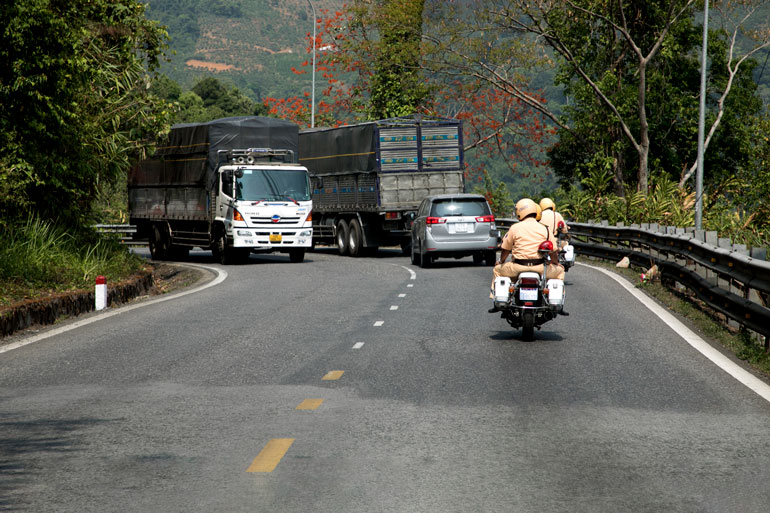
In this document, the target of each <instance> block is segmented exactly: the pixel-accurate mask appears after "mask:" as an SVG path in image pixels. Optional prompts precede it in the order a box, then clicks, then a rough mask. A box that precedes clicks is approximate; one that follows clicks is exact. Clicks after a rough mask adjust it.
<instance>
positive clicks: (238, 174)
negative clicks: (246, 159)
mask: <svg viewBox="0 0 770 513" xmlns="http://www.w3.org/2000/svg"><path fill="white" fill-rule="evenodd" d="M235 177H236V178H243V169H236V170H235Z"/></svg>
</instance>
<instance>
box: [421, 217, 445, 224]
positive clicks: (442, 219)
mask: <svg viewBox="0 0 770 513" xmlns="http://www.w3.org/2000/svg"><path fill="white" fill-rule="evenodd" d="M444 223H446V217H428V218H426V219H425V224H444Z"/></svg>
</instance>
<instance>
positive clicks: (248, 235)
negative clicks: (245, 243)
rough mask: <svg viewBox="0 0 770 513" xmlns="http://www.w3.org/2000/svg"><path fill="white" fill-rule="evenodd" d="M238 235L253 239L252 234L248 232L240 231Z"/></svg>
mask: <svg viewBox="0 0 770 513" xmlns="http://www.w3.org/2000/svg"><path fill="white" fill-rule="evenodd" d="M237 233H238V235H240V236H242V237H251V232H250V231H248V230H238V231H237Z"/></svg>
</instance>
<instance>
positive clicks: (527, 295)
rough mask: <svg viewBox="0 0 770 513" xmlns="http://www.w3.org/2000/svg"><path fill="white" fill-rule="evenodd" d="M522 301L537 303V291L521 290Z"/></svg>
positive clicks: (520, 297)
mask: <svg viewBox="0 0 770 513" xmlns="http://www.w3.org/2000/svg"><path fill="white" fill-rule="evenodd" d="M519 299H520V300H521V301H537V289H519Z"/></svg>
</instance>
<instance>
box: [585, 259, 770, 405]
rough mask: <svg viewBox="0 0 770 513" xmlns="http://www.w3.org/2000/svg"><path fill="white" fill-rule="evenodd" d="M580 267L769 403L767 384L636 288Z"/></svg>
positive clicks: (611, 275) (769, 389) (610, 275)
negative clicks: (611, 283)
mask: <svg viewBox="0 0 770 513" xmlns="http://www.w3.org/2000/svg"><path fill="white" fill-rule="evenodd" d="M580 265H582V266H585V267H589V268H591V269H594V270H596V271H600V272H602V273H604V274H606V275H607V276H609V277H610V278H612V279H613V280H615V281H616V282H618V283H619V284H620V285H621V286H622V287H623V288H625V289H626V290H627V291H628V292H630V293H631V294H632V295H633V296H634V297H635V298H636V299H638V300H639V301H640V302H641V303H642V304H643V305H644V306H646V307H647V308H648V309H649V310H650V311H651V312H652V313H654V314H655V315H657V316H658V317H659V318H660V319H661V320H662V321H663V322H665V323H666V324H667V325H668V326H669V327H670V328H671V329H672V330H674V331H675V332H677V333H678V334H679V336H680V337H682V338H683V339H684V340H685V341H686V342H687V343H688V344H690V345H691V346H692V347H694V348H695V349H696V350H697V351H698V352H700V353H701V354H702V355H703V356H705V357H706V358H708V359H709V360H711V361H712V362H713V363H714V364H715V365H716V366H717V367H719V368H720V369H722V370H723V371H725V372H726V373H728V374H729V375H730V376H732V377H733V378H735V379H737V380H738V381H739V382H741V383H743V384H744V385H745V386H747V387H749V388H750V389H751V390H753V391H754V392H755V393H756V394H757V395H759V396H760V397H762V399H764V400H765V401H767V402H770V386H769V385H768V384H767V383H765V382H764V381H762V380H761V379H759V378H757V377H756V376H754V375H753V374H751V373H750V372H748V371H746V370H745V369H743V368H742V367H741V366H740V365H738V364H736V363H735V362H733V361H732V360H730V359H729V358H728V357H726V356H725V355H723V354H722V353H720V352H719V351H717V350H716V349H714V348H713V347H711V345H710V344H709V343H708V342H706V341H705V340H703V339H702V338H700V337H699V336H698V335H697V334H696V333H695V332H693V331H692V330H691V329H690V328H688V327H687V326H685V325H684V324H682V322H681V321H679V319H677V318H676V317H674V316H673V315H672V314H671V313H669V312H668V311H667V310H666V309H665V308H663V307H662V306H660V305H659V304H657V303H656V302H655V301H653V300H652V299H650V298H649V297H648V296H647V295H645V294H644V293H643V292H641V291H640V290H638V289H637V288H636V287H634V286H633V285H631V284H630V283H629V282H628V280H626V279H624V278H622V277H620V276H618V275H617V274H615V273H613V272H612V271H608V270H607V269H602V268H600V267H594V266H592V265H587V264H584V263H580Z"/></svg>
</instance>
